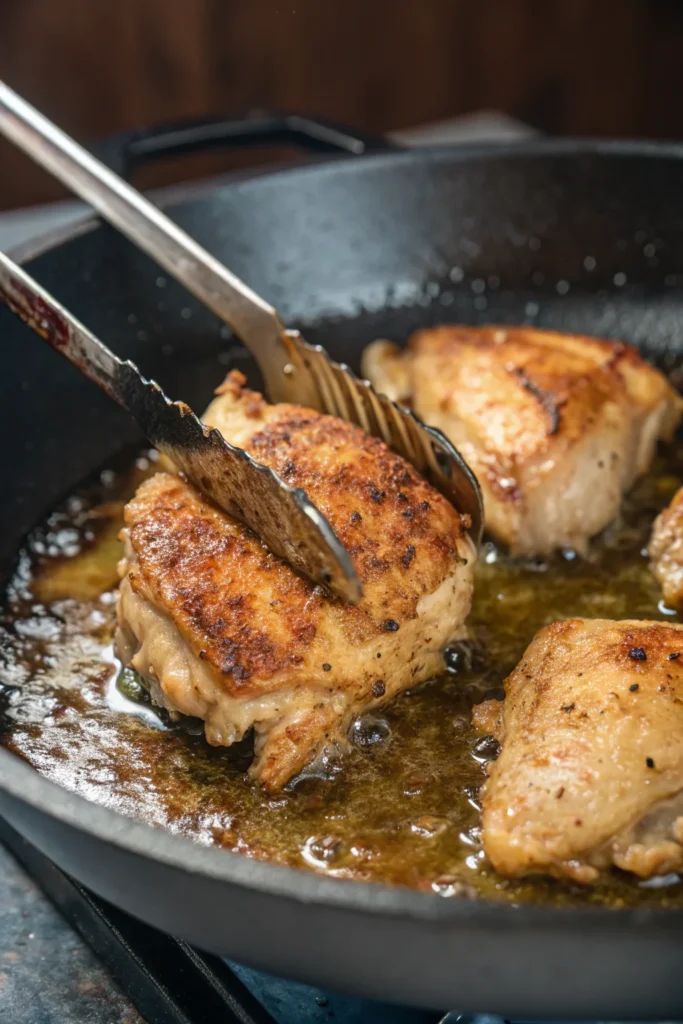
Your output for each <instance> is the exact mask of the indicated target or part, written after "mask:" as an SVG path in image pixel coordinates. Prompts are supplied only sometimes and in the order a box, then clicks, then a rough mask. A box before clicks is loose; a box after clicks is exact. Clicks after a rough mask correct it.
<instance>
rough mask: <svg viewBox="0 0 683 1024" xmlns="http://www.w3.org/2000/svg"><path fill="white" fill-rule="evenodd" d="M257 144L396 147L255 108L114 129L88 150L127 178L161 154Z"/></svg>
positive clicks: (334, 149)
mask: <svg viewBox="0 0 683 1024" xmlns="http://www.w3.org/2000/svg"><path fill="white" fill-rule="evenodd" d="M257 144H266V145H282V144H290V145H292V144H293V145H297V146H300V147H301V148H302V149H304V150H307V151H308V152H311V153H346V154H348V155H349V156H362V155H363V154H365V153H380V152H384V151H389V150H394V149H398V148H399V147H398V146H397V145H396V144H395V143H393V142H391V141H390V140H389V139H387V138H385V137H383V136H375V135H367V134H365V133H364V132H357V131H355V130H353V129H349V128H345V127H344V126H343V125H339V124H336V123H335V122H334V121H327V120H319V119H313V118H310V117H305V116H304V115H301V114H272V113H261V112H259V111H255V112H254V113H250V114H247V116H246V117H244V118H237V119H234V118H226V117H217V118H188V119H184V120H178V121H170V122H167V123H165V124H158V125H152V126H151V127H149V128H141V129H138V130H135V131H129V132H120V133H118V134H116V135H111V136H109V138H107V139H104V140H102V141H101V142H98V143H96V144H95V145H94V146H92V147H91V149H92V151H93V152H94V153H95V155H96V156H97V157H99V159H100V160H102V161H103V162H104V163H106V164H107V165H108V166H109V167H110V168H111V169H112V170H113V171H115V173H116V174H118V175H119V176H120V177H122V178H130V176H131V174H133V172H134V171H135V170H136V169H137V168H138V167H141V166H142V165H143V164H147V163H150V162H152V161H154V160H162V159H164V158H165V157H169V156H181V155H183V154H186V153H199V152H210V151H213V150H220V149H231V148H235V147H238V146H253V145H257Z"/></svg>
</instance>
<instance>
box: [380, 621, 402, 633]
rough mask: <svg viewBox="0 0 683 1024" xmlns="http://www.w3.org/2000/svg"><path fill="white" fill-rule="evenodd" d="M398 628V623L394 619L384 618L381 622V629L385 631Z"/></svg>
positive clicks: (393, 630) (392, 630)
mask: <svg viewBox="0 0 683 1024" xmlns="http://www.w3.org/2000/svg"><path fill="white" fill-rule="evenodd" d="M398 628H399V625H398V622H397V621H396V619H385V620H384V622H383V623H382V629H383V630H384V631H385V632H386V633H395V632H396V630H397V629H398Z"/></svg>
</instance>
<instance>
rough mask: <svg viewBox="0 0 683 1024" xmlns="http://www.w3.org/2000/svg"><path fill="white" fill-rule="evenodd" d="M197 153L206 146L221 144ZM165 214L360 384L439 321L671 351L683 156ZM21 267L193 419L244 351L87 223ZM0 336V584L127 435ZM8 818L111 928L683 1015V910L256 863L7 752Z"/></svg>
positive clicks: (13, 330) (400, 989)
mask: <svg viewBox="0 0 683 1024" xmlns="http://www.w3.org/2000/svg"><path fill="white" fill-rule="evenodd" d="M229 127H230V126H228V128H229ZM271 127H272V125H271ZM275 127H277V128H278V131H279V132H280V134H282V131H283V124H282V123H280V122H276V124H275ZM287 127H289V128H291V127H292V122H289V125H286V124H285V125H284V128H287ZM294 127H295V128H296V127H299V128H300V127H301V124H300V123H295V124H294ZM308 127H309V128H310V125H309V126H308ZM257 130H258V126H257ZM195 131H196V134H198V136H199V140H200V141H201V138H202V137H203V135H204V136H206V134H207V132H208V133H209V137H210V139H211V140H212V143H213V144H217V143H218V142H219V141H220V134H221V133H220V130H218V129H216V127H215V125H214V126H213V128H212V127H211V126H209V128H208V129H206V130H203V129H202V128H199V129H195ZM317 131H318V134H317V136H316V139H317V143H318V144H320V142H321V140H320V133H321V131H322V133H323V136H324V139H323V144H329V143H330V136H329V134H327V135H325V132H326V129H324V128H323V129H318V130H317ZM211 132H213V134H211ZM202 133H203V134H202ZM232 133H233V134H238V135H239V132H235V129H234V126H232ZM190 134H191V133H190ZM246 134H247V135H248V132H246ZM314 134H315V133H314ZM332 134H333V135H334V132H333V133H332ZM242 135H243V136H244V135H245V130H244V129H242ZM341 137H342V138H343V137H344V136H343V133H342V136H341ZM178 139H180V143H181V145H185V146H186V147H187V145H188V135H187V133H184V132H183V131H181V132H180V133H176V134H175V135H174V134H173V132H171V133H170V135H169V133H168V132H165V133H163V132H162V133H161V135H158V134H157V135H156V136H153V137H152V140H151V142H150V141H145V137H143V138H142V141H141V140H140V137H137V138H134V139H133V140H132V148H133V151H134V152H136V153H137V155H138V156H139V155H140V153H142V154H143V155H149V154H150V153H152V154H154V153H155V152H160V151H161V152H165V151H166V150H167V149H169V148H172V145H171V144H172V143H173V142H174V141H178ZM346 139H347V142H348V146H347V148H350V150H351V151H352V152H361V151H362V150H363V149H364V148H368V147H367V145H366V144H365V143H364V142H363V140H361V141H358V142H355V143H354V142H353V140H350V141H349V138H348V136H346ZM128 141H129V143H130V140H128ZM136 145H137V150H136V149H135V147H136ZM172 213H173V216H174V217H176V218H177V220H178V221H179V222H180V223H181V224H182V225H183V227H185V228H186V229H187V230H189V231H190V233H191V234H193V235H195V236H196V237H197V238H198V239H199V240H200V241H201V242H202V243H204V244H205V245H207V246H208V248H209V249H211V250H213V251H214V252H216V253H217V254H218V256H219V257H220V258H222V259H224V260H225V262H226V263H227V264H228V266H230V267H231V268H232V269H234V270H235V271H236V272H237V273H238V274H239V275H240V276H241V277H242V278H244V279H245V280H246V281H247V282H248V283H249V284H250V285H252V286H253V287H254V288H255V289H256V290H257V291H258V292H260V293H261V294H263V295H264V296H266V298H268V299H269V300H271V301H273V302H274V303H275V304H276V305H277V306H278V308H279V309H280V310H281V312H282V313H283V314H284V316H285V317H286V320H287V322H288V323H289V324H290V325H292V326H295V325H296V326H300V327H304V328H305V331H306V336H307V337H308V338H310V339H311V340H312V341H321V342H324V343H325V345H326V346H327V347H328V348H329V350H330V351H331V353H332V354H333V355H334V356H335V357H337V358H342V359H345V360H348V361H349V362H350V363H351V364H355V365H356V366H357V365H358V358H359V354H360V351H361V349H362V347H363V345H364V344H365V343H366V342H368V341H370V340H371V339H372V338H374V337H376V336H378V335H385V336H387V337H392V338H405V337H406V335H407V334H408V333H409V332H410V331H411V330H412V329H413V328H415V327H417V326H418V325H423V324H431V323H437V322H439V321H444V320H463V321H471V322H486V321H489V322H491V321H497V322H506V323H518V322H525V321H526V322H532V323H535V324H543V325H552V326H553V327H557V328H560V329H567V330H578V331H587V332H590V333H593V334H596V335H601V336H606V337H618V338H624V339H626V340H628V341H631V342H635V343H636V344H638V345H639V346H641V348H642V349H643V350H644V351H645V352H646V354H647V355H649V356H651V357H653V358H654V359H655V360H657V361H659V362H660V363H662V364H663V365H665V366H667V367H668V368H672V367H675V366H676V364H677V362H678V359H679V356H681V355H683V316H682V315H681V314H682V313H683V310H682V309H681V306H682V305H683V147H682V146H662V145H654V144H646V143H637V144H631V143H626V144H622V143H602V142H547V141H541V142H532V143H524V144H521V145H512V146H510V145H504V146H497V147H484V148H482V147H475V148H470V147H463V148H460V147H459V148H446V149H438V150H419V151H412V152H400V151H393V152H391V151H389V152H384V153H378V154H375V155H368V156H365V157H363V158H362V159H336V160H332V161H327V162H324V163H322V162H315V163H313V164H311V165H307V166H304V167H300V168H297V169H290V170H287V171H283V172H280V173H275V174H267V175H264V176H259V177H256V178H253V179H251V180H248V181H246V182H241V183H238V184H231V185H228V186H226V187H221V188H216V189H215V190H213V191H211V192H209V193H204V194H201V195H198V196H196V197H194V198H192V197H190V198H186V199H185V200H184V201H182V202H178V203H177V204H173V205H172ZM30 267H31V271H32V273H34V274H35V275H36V277H37V278H38V279H39V280H40V281H42V282H44V283H45V284H46V285H47V287H48V288H49V289H50V290H52V291H53V292H54V293H55V294H56V295H57V296H58V297H60V298H61V299H62V300H63V301H64V302H66V303H67V305H68V306H70V307H71V308H72V309H73V310H74V311H75V312H76V314H77V315H79V316H80V317H81V318H82V319H83V320H84V321H85V323H86V324H88V325H89V326H90V327H92V328H94V330H95V331H96V332H97V333H98V334H100V335H101V337H102V338H103V339H105V340H106V341H107V342H108V343H109V344H111V345H112V346H113V347H114V348H115V349H116V351H117V352H119V353H120V354H122V355H124V356H127V357H131V358H133V359H135V361H136V362H137V363H138V364H139V365H140V367H141V368H142V369H143V371H145V372H146V373H148V374H151V375H153V376H155V377H156V378H157V379H158V380H159V381H160V382H161V384H162V385H163V386H164V388H165V389H166V391H167V392H168V393H169V394H170V395H172V396H178V397H183V398H186V399H188V400H189V401H190V402H192V403H193V404H196V406H197V407H201V406H202V405H203V404H205V403H206V401H207V399H208V397H209V395H210V392H211V389H212V387H213V386H214V385H215V383H216V379H217V378H218V377H219V376H220V374H221V373H223V372H224V370H225V367H226V358H227V357H226V356H225V353H226V352H227V351H228V350H229V349H230V347H231V345H232V342H231V341H230V339H228V338H227V337H226V332H225V331H221V330H220V329H219V325H218V324H217V323H216V321H215V320H214V319H213V318H212V317H211V316H210V315H209V314H208V313H207V312H206V311H204V310H203V309H201V308H199V307H198V306H197V305H196V304H195V302H194V301H193V300H192V299H190V298H189V297H188V296H187V295H186V294H184V293H183V291H182V289H181V288H179V287H178V286H176V285H175V284H174V283H172V282H171V281H168V282H164V281H163V279H161V275H160V271H159V270H158V268H157V267H156V266H154V265H153V264H152V263H151V261H149V260H148V259H147V258H146V257H145V256H143V255H141V254H140V253H139V252H137V251H136V250H135V249H134V248H133V247H131V246H130V245H129V244H128V243H127V242H125V241H124V240H123V239H122V238H121V237H119V236H118V235H116V234H115V233H114V232H113V231H112V230H110V229H109V228H107V227H104V226H101V225H99V224H98V223H97V222H95V221H91V222H89V223H87V224H86V225H85V226H84V227H82V228H81V229H79V230H75V231H73V232H71V236H70V237H68V238H63V239H62V240H61V241H60V242H59V244H57V245H51V246H48V247H47V248H46V249H45V250H44V251H42V252H41V253H40V255H37V256H36V257H35V258H33V259H31V260H30ZM183 310H184V313H182V315H181V311H183ZM188 313H189V316H188ZM0 337H1V339H2V341H1V345H2V372H1V376H0V430H1V432H2V437H3V442H4V443H3V448H4V454H3V459H2V467H1V470H0V474H1V480H0V484H1V488H2V491H1V493H2V495H3V500H2V508H1V510H0V559H3V560H4V566H5V572H6V571H7V570H8V567H9V565H10V562H11V559H12V556H13V553H14V552H15V550H16V548H17V545H18V544H19V542H20V540H21V538H22V536H23V535H24V534H25V533H26V531H27V530H28V529H29V528H30V527H31V526H32V525H33V524H34V523H35V522H36V521H37V520H38V519H39V518H40V517H41V516H42V515H43V514H44V513H45V512H46V511H47V510H48V509H50V508H51V507H52V506H53V505H54V504H55V503H57V502H58V500H59V499H60V498H62V497H63V496H64V495H65V493H67V492H68V491H69V489H70V488H72V487H73V485H75V484H76V483H77V482H78V481H80V480H81V479H82V478H83V477H84V476H86V475H87V474H88V473H89V472H91V471H92V470H93V469H94V468H95V467H97V466H98V465H100V464H101V463H103V462H105V461H106V460H107V459H108V458H110V456H112V455H113V454H114V453H115V452H116V451H118V450H119V449H120V448H121V447H122V446H123V445H125V444H128V443H131V442H132V441H134V440H135V435H134V430H133V428H132V426H131V423H130V422H129V420H128V419H126V417H125V415H124V414H123V413H121V412H120V411H118V409H117V408H115V407H114V405H113V404H112V403H110V402H109V401H107V400H106V399H105V398H104V397H102V396H100V394H99V393H98V392H97V391H96V389H95V388H94V387H92V385H90V384H89V383H87V382H86V381H85V380H83V379H82V378H81V377H79V375H78V374H77V373H76V371H74V370H73V369H72V368H71V367H70V366H68V365H67V364H66V363H64V362H63V361H61V360H60V359H58V358H57V357H56V356H55V355H53V354H52V353H51V352H50V351H48V350H47V348H46V347H45V346H43V345H41V344H39V343H38V342H37V341H36V339H35V338H33V337H32V336H31V335H30V334H29V333H28V332H27V331H26V330H25V329H24V328H22V327H21V326H19V325H18V324H17V322H16V321H15V320H14V319H13V318H11V317H10V316H9V315H8V314H7V313H6V312H5V311H0ZM162 345H164V346H165V347H163V348H162ZM169 346H171V348H169ZM0 811H1V813H2V814H3V815H5V816H6V817H7V819H8V820H9V822H10V823H11V824H12V825H14V826H15V827H16V828H17V829H18V830H19V831H20V832H22V833H23V834H24V835H25V836H26V837H27V838H28V839H29V840H30V841H31V842H33V843H34V844H35V845H36V846H37V847H38V848H39V849H41V850H43V851H44V852H46V853H47V854H48V855H49V856H50V857H51V858H52V859H53V860H54V861H56V863H57V864H58V865H60V866H61V867H63V868H64V869H65V870H67V871H68V872H69V873H71V874H73V875H74V876H75V877H76V878H78V879H79V880H81V881H82V882H84V883H85V884H86V885H87V886H89V887H91V888H92V889H93V890H95V891H96V892H98V893H99V894H101V895H102V896H104V897H106V898H107V899H109V900H111V901H112V902H113V903H115V904H117V905H118V906H120V907H122V908H124V909H125V910H127V911H130V912H131V913H133V914H136V915H138V916H139V917H141V918H143V919H144V920H146V921H149V922H151V923H153V924H155V925H157V926H158V927H160V928H163V929H165V930H167V931H170V932H173V933H174V934H176V935H180V936H182V937H184V938H186V939H189V940H190V941H191V942H193V943H196V944H197V945H199V946H202V947H204V948H206V949H209V950H213V951H216V952H218V953H223V954H227V955H229V956H230V957H233V958H234V959H236V960H239V961H242V962H244V963H247V964H251V965H255V966H257V967H261V968H265V969H267V970H270V971H273V972H275V973H278V974H283V975H291V976H292V977H296V978H300V979H303V980H306V981H309V982H314V983H315V984H317V985H322V986H323V987H330V988H339V989H347V990H353V991H355V992H358V993H360V994H363V995H367V996H375V997H380V998H382V999H388V1000H395V1001H397V1002H406V1003H412V1004H416V1005H424V1006H434V1007H438V1008H445V1007H446V1008H448V1007H456V1008H458V1009H461V1010H472V1011H474V1010H477V1011H479V1012H497V1013H500V1014H503V1015H505V1016H517V1017H519V1016H526V1017H527V1018H528V1017H534V1016H535V1017H538V1016H542V1015H545V1016H555V1017H563V1018H567V1017H571V1016H574V1017H580V1016H590V1017H592V1018H596V1017H597V1018H600V1017H602V1018H603V1019H607V1018H609V1017H612V1018H615V1017H617V1016H620V1017H640V1018H641V1019H642V1018H644V1017H658V1018H660V1019H662V1018H664V1017H669V1018H675V1017H677V1016H679V1015H680V1014H681V1013H683V971H682V970H681V957H682V955H683V917H681V914H680V912H675V911H671V912H664V911H637V910H630V911H623V912H621V911H610V910H605V909H593V910H590V909H581V910H579V909H576V910H572V909H558V908H552V907H542V906H541V907H533V908H531V907H524V906H522V907H519V908H515V907H510V906H496V905H492V904H487V903H485V902H467V901H460V900H457V899H450V900H445V899H442V898H440V897H438V896H436V895H435V896H429V895H425V894H419V893H416V892H412V891H405V890H403V889H398V888H389V887H384V886H381V885H365V884H359V883H349V882H340V881H334V880H331V879H325V878H321V877H318V876H316V875H313V874H310V873H307V872H304V871H297V870H293V869H288V868H283V867H277V866H273V865H268V864H264V863H257V862H254V861H251V860H248V859H246V858H244V857H240V856H238V855H233V854H230V853H227V852H222V851H218V850H214V849H205V848H202V847H200V846H198V845H195V844H193V843H192V842H190V841H188V840H185V839H181V838H177V837H174V836H171V835H168V834H166V833H165V832H162V831H159V830H155V829H153V828H151V827H149V826H147V825H144V824H141V823H137V822H133V821H130V820H128V819H125V818H122V817H120V816H118V815H117V814H116V813H114V812H112V811H110V810H106V809H103V808H101V807H97V806H95V805H93V804H90V803H88V802H86V801H85V800H83V799H81V798H80V797H77V796H74V795H72V794H70V793H68V792H66V791H63V790H61V789H60V788H59V787H57V786H56V785H54V784H52V783H50V782H48V781H46V780H45V779H43V778H41V777H40V776H39V775H38V774H37V773H36V772H35V771H34V770H33V769H31V768H30V767H29V766H28V765H27V764H25V763H23V762H22V761H20V760H18V759H17V758H15V757H14V756H12V755H10V754H9V753H7V752H6V751H5V750H0Z"/></svg>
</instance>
